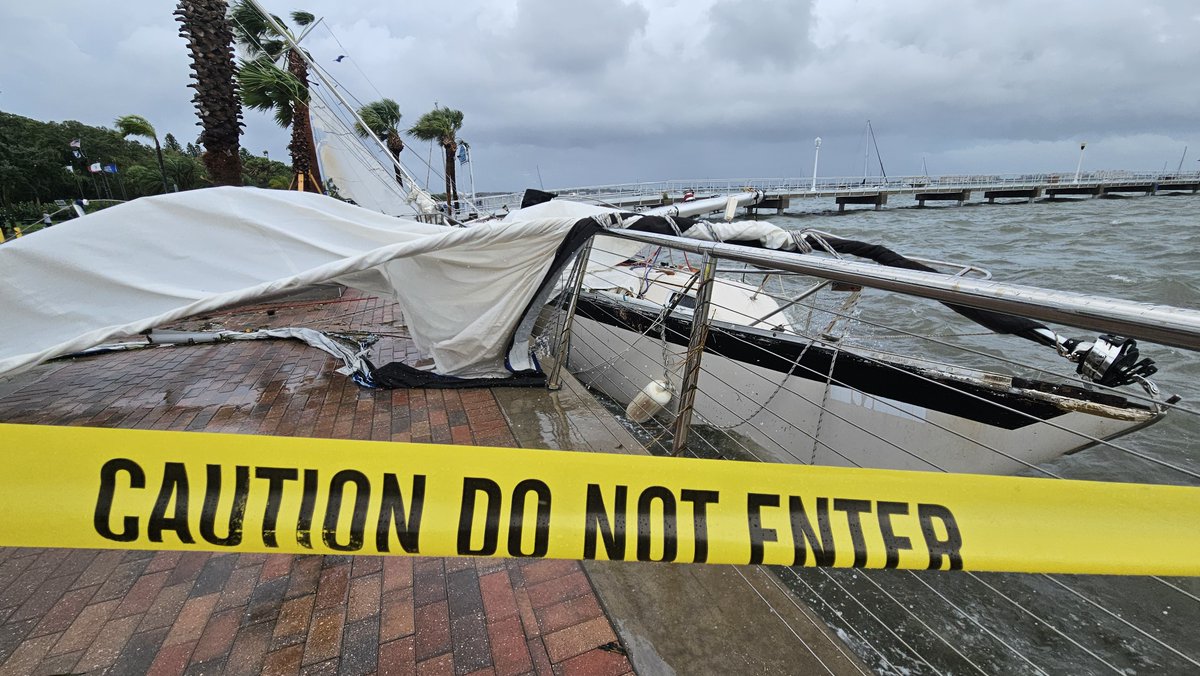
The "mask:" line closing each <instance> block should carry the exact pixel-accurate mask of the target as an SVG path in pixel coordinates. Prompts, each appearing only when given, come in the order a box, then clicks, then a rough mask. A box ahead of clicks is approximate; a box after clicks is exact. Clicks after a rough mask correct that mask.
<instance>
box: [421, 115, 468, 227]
mask: <svg viewBox="0 0 1200 676" xmlns="http://www.w3.org/2000/svg"><path fill="white" fill-rule="evenodd" d="M462 124H463V114H462V111H459V110H453V109H451V108H446V107H444V106H443V107H437V106H435V107H434V109H433V110H431V111H429V112H428V113H425V114H424V115H422V116H421V119H419V120H417V123H416V124H414V125H413V126H412V127H410V128H409V130H408V134H409V136H412V137H413V138H416V139H420V140H422V141H437V142H438V143H439V144H440V145H441V146H442V150H443V151H445V154H446V163H445V167H446V169H445V172H444V173H445V177H446V203H447V204H450V205H451V207H452V208H454V209H457V208H458V180H457V173H456V172H455V167H454V154H455V152H457V151H458V139H457V135H458V132H459V131H460V130H461V129H462Z"/></svg>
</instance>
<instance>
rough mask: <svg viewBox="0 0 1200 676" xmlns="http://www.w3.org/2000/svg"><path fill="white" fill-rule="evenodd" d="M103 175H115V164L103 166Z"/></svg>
mask: <svg viewBox="0 0 1200 676" xmlns="http://www.w3.org/2000/svg"><path fill="white" fill-rule="evenodd" d="M104 173H106V174H115V173H117V165H115V164H106V165H104Z"/></svg>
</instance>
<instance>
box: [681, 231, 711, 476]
mask: <svg viewBox="0 0 1200 676" xmlns="http://www.w3.org/2000/svg"><path fill="white" fill-rule="evenodd" d="M700 269H701V272H700V287H699V288H697V289H696V307H695V308H694V309H693V310H692V335H691V339H690V340H689V341H688V352H687V363H686V364H685V365H684V369H683V383H682V385H681V386H680V398H679V415H678V416H677V417H676V418H675V439H674V441H673V443H672V447H671V454H672V455H679V453H680V452H681V451H682V450H683V447H684V445H685V444H687V435H688V428H689V427H690V426H691V424H692V405H693V404H694V403H695V401H696V386H697V385H696V383H697V381H698V380H699V378H700V357H701V355H703V354H704V342H705V341H706V340H707V339H708V325H709V321H710V318H709V314H710V312H711V309H712V285H713V278H714V277H715V276H716V272H717V259H716V257H715V256H713V255H711V254H709V253H707V252H706V253H705V254H704V260H703V261H701V263H700Z"/></svg>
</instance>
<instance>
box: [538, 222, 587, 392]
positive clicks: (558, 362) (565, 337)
mask: <svg viewBox="0 0 1200 676" xmlns="http://www.w3.org/2000/svg"><path fill="white" fill-rule="evenodd" d="M593 241H595V238H593V239H589V240H588V241H587V243H586V244H584V245H583V247H582V248H581V249H580V250H579V255H578V256H576V257H575V267H574V269H572V270H571V303H570V305H568V306H567V316H566V318H565V319H564V320H563V327H562V331H561V332H560V333H559V334H558V353H557V358H556V359H555V361H554V367H553V368H551V370H550V377H549V378H547V380H546V387H548V388H550V389H551V390H557V389H560V388H561V387H562V383H561V382H559V380H560V378H561V376H562V368H563V363H564V362H566V360H567V350H568V349H570V346H571V325H572V323H573V322H574V319H575V308H576V307H577V306H578V305H579V292H580V291H581V290H582V289H583V278H584V277H585V276H586V275H587V263H588V257H589V255H590V254H591V253H592V242H593Z"/></svg>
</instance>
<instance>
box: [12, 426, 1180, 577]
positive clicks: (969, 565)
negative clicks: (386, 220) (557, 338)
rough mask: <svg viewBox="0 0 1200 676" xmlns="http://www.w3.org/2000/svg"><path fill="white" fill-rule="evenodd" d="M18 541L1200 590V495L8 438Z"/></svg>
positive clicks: (104, 436)
mask: <svg viewBox="0 0 1200 676" xmlns="http://www.w3.org/2000/svg"><path fill="white" fill-rule="evenodd" d="M0 515H2V517H0V545H3V546H20V547H80V548H118V549H189V550H190V549H194V550H213V551H242V552H295V553H356V554H380V553H384V554H421V555H427V556H513V557H517V556H523V557H530V556H532V557H548V558H561V559H612V560H639V561H675V562H699V563H735V564H745V563H767V564H782V565H804V566H814V565H816V566H834V567H851V566H853V567H866V568H912V569H941V570H974V571H1008V572H1045V573H1095V574H1133V575H1200V488H1189V487H1180V486H1157V485H1144V484H1117V483H1099V482H1087V481H1065V480H1057V479H1030V478H1015V477H991V476H977V475H961V474H958V475H950V474H934V473H927V472H900V471H892V470H865V469H842V468H830V467H808V466H799V465H777V464H762V463H746V462H734V461H719V460H693V459H681V458H654V457H645V456H628V455H607V454H594V453H575V452H565V451H535V450H522V449H511V448H478V447H463V446H443V445H433V444H400V443H383V442H367V441H345V440H328V439H298V438H285V437H262V436H246V435H234V434H204V433H194V432H151V431H140V430H113V429H92V428H76V427H46V426H36V425H0Z"/></svg>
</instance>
